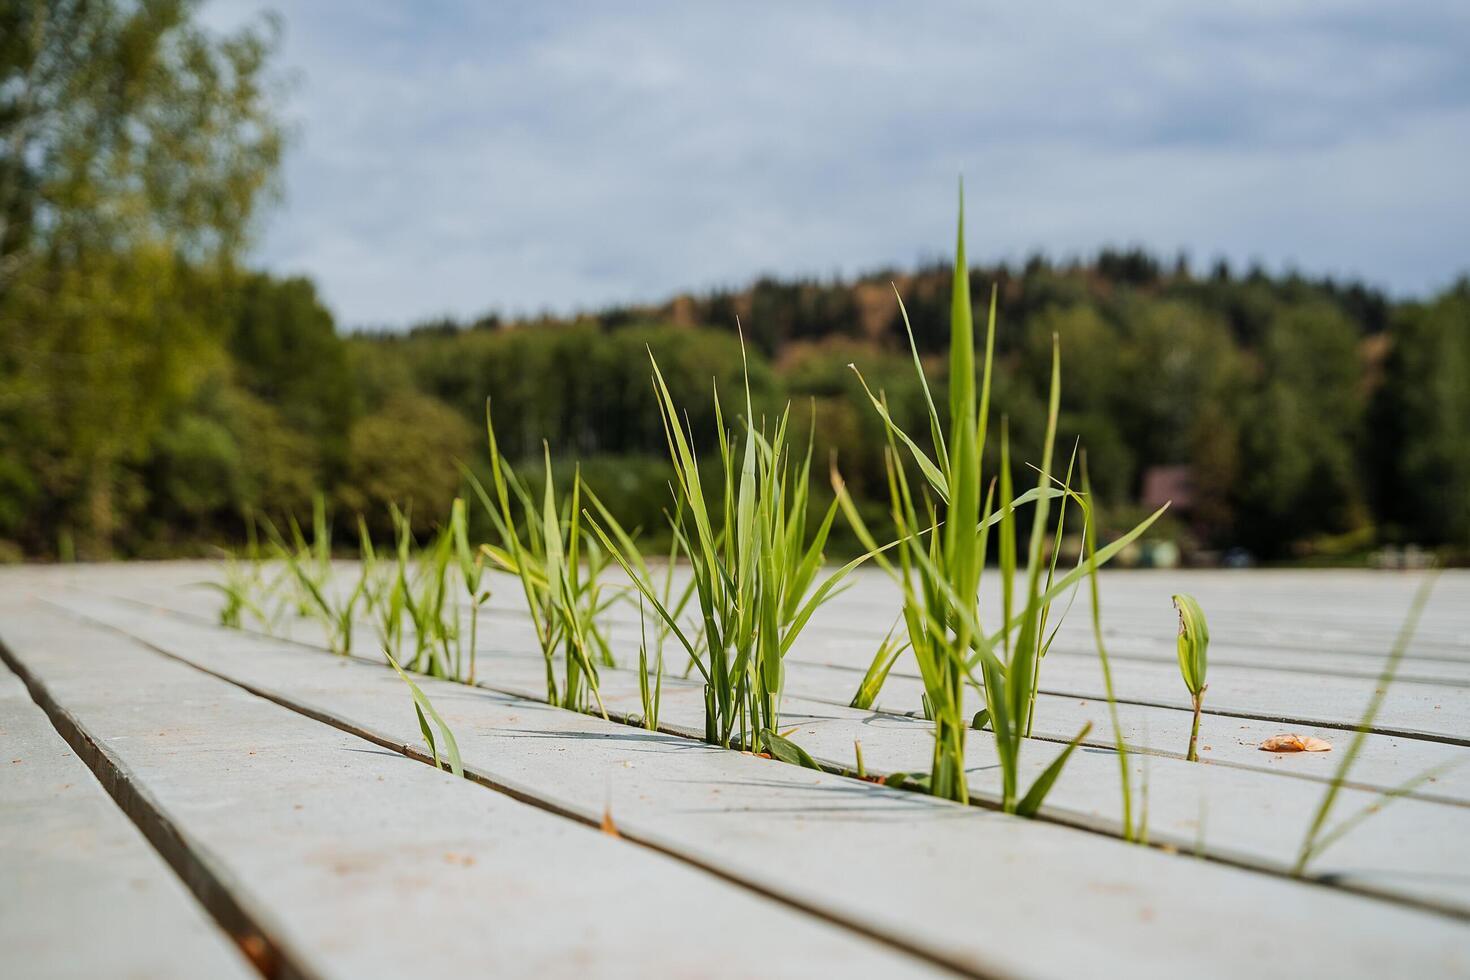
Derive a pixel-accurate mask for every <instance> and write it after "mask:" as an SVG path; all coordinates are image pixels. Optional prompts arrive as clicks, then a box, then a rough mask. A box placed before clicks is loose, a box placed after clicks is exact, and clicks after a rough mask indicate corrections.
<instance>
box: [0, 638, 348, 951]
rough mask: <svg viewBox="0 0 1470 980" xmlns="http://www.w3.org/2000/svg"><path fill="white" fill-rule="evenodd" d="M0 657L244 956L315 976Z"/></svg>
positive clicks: (63, 714) (28, 678) (3, 649)
mask: <svg viewBox="0 0 1470 980" xmlns="http://www.w3.org/2000/svg"><path fill="white" fill-rule="evenodd" d="M0 660H3V661H4V662H5V665H6V666H7V667H9V668H10V670H11V671H12V672H13V673H14V674H15V675H16V676H17V677H18V678H20V681H21V683H22V684H24V685H25V687H26V691H27V692H28V693H29V694H30V696H31V700H32V701H34V702H35V704H36V706H37V707H39V708H40V709H41V711H42V712H43V713H44V714H45V715H46V717H47V719H48V720H49V721H50V722H51V725H52V727H53V728H55V730H56V733H57V734H58V735H60V736H61V738H62V739H63V740H64V741H65V742H66V744H67V745H68V746H70V748H71V750H72V751H73V752H75V753H76V755H77V757H78V758H79V759H81V761H82V764H83V765H85V766H86V767H87V770H88V771H89V772H91V774H92V776H93V777H94V778H95V779H96V780H97V782H98V783H100V784H101V786H102V788H103V789H104V790H105V791H106V792H107V795H108V796H109V797H110V798H111V799H112V801H113V802H114V803H115V804H116V805H117V807H118V809H119V810H121V811H122V813H123V815H124V816H126V817H127V818H128V819H129V820H130V821H132V823H133V825H134V826H136V827H137V828H138V830H139V832H141V833H142V835H143V838H144V839H145V840H146V841H148V843H149V844H150V845H152V847H153V849H154V850H155V851H157V852H158V854H159V856H161V857H162V858H163V860H164V861H165V862H166V863H167V864H168V866H169V868H170V869H171V870H172V871H173V872H174V874H176V875H177V876H178V877H179V880H180V881H182V882H183V883H184V887H186V888H188V889H189V891H190V893H192V894H193V896H194V898H195V899H196V900H197V901H198V902H199V904H200V905H201V906H202V907H203V909H204V911H205V912H206V913H208V915H209V916H210V917H211V918H213V919H214V921H215V922H216V923H217V924H218V925H219V927H220V928H221V929H223V930H224V932H225V934H226V935H228V936H229V937H230V938H231V939H232V940H233V941H234V942H235V943H236V945H237V946H239V948H240V949H241V951H242V952H243V953H244V958H245V960H246V961H247V962H249V963H250V964H251V965H252V966H253V967H254V968H255V969H257V970H258V971H260V974H261V975H262V976H264V977H266V978H267V980H319V976H318V974H317V973H315V972H314V971H312V970H309V969H308V968H306V967H305V966H304V965H303V964H302V963H301V962H300V959H299V957H297V956H296V955H294V954H293V953H292V952H291V951H290V950H289V949H287V948H286V946H285V944H283V943H282V942H280V941H279V940H277V939H275V938H273V937H272V936H271V935H270V933H269V931H268V930H266V929H264V928H263V927H262V926H261V925H260V923H259V922H257V921H256V919H255V917H254V916H252V915H251V914H250V912H249V911H247V910H246V909H245V908H244V907H243V906H242V905H241V903H240V902H239V901H238V900H237V899H236V897H235V896H234V894H233V893H231V891H230V889H229V885H228V883H227V882H226V881H224V880H223V879H222V878H221V876H220V875H219V874H218V872H217V871H216V870H215V869H214V868H212V867H211V866H210V862H209V861H208V860H207V859H205V858H204V857H202V856H201V854H200V853H199V852H198V851H197V850H196V849H195V848H194V847H192V846H191V845H190V843H189V841H188V839H187V838H186V837H185V836H184V835H183V834H182V833H181V832H180V831H179V829H178V827H177V825H176V824H175V823H174V822H173V821H172V820H171V819H170V818H169V817H168V815H167V814H166V813H165V812H164V811H163V809H162V808H161V807H160V806H159V805H158V803H157V801H156V800H154V799H153V798H152V795H151V794H150V793H149V792H148V791H147V790H146V789H144V788H142V787H140V786H139V784H138V783H137V781H136V780H134V779H133V778H132V776H131V774H130V773H129V771H128V769H127V767H126V766H125V765H123V764H122V763H121V762H120V761H119V760H118V759H116V758H114V757H113V756H112V754H111V753H110V752H108V750H107V748H106V747H105V746H103V745H101V744H100V743H98V742H97V740H96V739H94V738H93V737H92V735H91V734H90V733H89V732H88V731H87V729H86V728H85V726H83V725H82V724H81V723H80V722H78V721H77V719H76V718H75V717H74V716H73V715H72V714H71V712H70V711H68V710H67V709H66V708H65V707H63V706H62V705H61V704H60V703H59V702H58V701H57V700H56V699H55V698H54V697H52V695H51V692H50V691H49V690H48V689H47V688H46V685H45V684H44V683H43V682H42V681H41V680H40V679H39V678H37V677H36V676H35V675H34V674H32V673H31V672H30V670H29V668H27V667H26V665H25V664H24V663H23V662H22V661H21V660H20V658H19V657H17V656H16V655H15V653H14V652H13V651H12V650H11V649H10V648H9V647H8V646H7V645H6V644H5V642H4V640H3V638H0Z"/></svg>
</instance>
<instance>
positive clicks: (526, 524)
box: [471, 399, 613, 718]
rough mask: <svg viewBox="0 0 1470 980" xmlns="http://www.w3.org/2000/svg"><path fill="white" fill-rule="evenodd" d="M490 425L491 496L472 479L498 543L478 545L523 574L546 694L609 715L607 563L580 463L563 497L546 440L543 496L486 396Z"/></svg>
mask: <svg viewBox="0 0 1470 980" xmlns="http://www.w3.org/2000/svg"><path fill="white" fill-rule="evenodd" d="M485 430H486V433H487V435H488V437H489V443H490V468H491V475H492V478H493V479H492V484H493V489H494V493H495V496H494V498H493V499H492V498H491V496H490V495H489V494H488V493H486V491H485V488H484V487H483V486H482V485H481V484H480V483H479V481H478V480H474V479H473V477H472V478H471V481H472V485H473V487H474V489H475V492H476V493H477V494H478V495H479V497H480V501H481V503H483V504H484V506H485V510H486V511H487V512H488V513H489V515H490V520H491V522H492V523H493V524H494V526H495V530H496V532H497V533H498V535H499V537H500V544H499V545H490V544H484V545H481V548H482V549H483V551H484V553H485V554H486V555H487V556H489V558H490V559H491V561H493V562H495V563H496V564H497V565H499V566H500V567H501V568H503V569H505V570H506V571H508V572H510V573H512V574H513V575H515V576H517V577H518V578H519V579H520V582H521V588H522V590H523V591H524V592H525V596H526V604H527V606H528V608H529V610H530V614H531V623H532V626H533V627H534V629H535V632H536V640H537V643H538V644H539V645H540V647H541V653H542V656H543V657H544V658H545V661H546V697H547V700H548V701H549V702H550V703H551V704H555V705H560V706H561V707H564V708H571V709H573V710H577V711H585V710H587V709H588V708H589V707H590V701H591V700H595V701H596V702H597V709H598V712H599V713H600V714H601V715H602V716H603V717H604V718H605V717H607V709H606V708H605V707H603V704H602V694H601V692H600V691H599V690H598V677H597V664H598V662H601V663H604V664H609V665H610V664H612V662H613V660H612V653H611V650H610V648H609V647H608V643H607V640H606V638H605V637H604V636H603V633H602V631H601V628H600V627H599V626H598V624H597V617H598V616H599V615H600V614H601V613H602V611H603V609H604V608H605V607H606V605H607V602H608V601H610V600H605V599H604V598H603V595H602V586H601V583H600V581H599V580H600V577H601V574H602V570H603V567H604V566H605V564H606V559H605V557H604V553H603V551H602V549H601V547H600V546H599V545H598V544H597V542H596V541H595V540H594V539H593V538H592V537H591V535H589V534H588V533H587V530H586V529H585V528H584V527H583V525H582V517H583V510H582V503H581V501H582V489H583V487H582V474H581V469H580V468H579V469H578V470H577V473H576V475H575V476H574V477H573V478H572V490H571V493H570V494H569V495H568V496H567V497H566V498H565V499H564V500H562V501H561V502H560V504H558V501H557V495H556V486H555V482H554V481H553V479H552V475H551V451H550V449H549V448H547V449H546V450H545V453H544V460H545V473H546V487H545V492H544V494H543V496H542V500H541V501H540V503H539V504H538V503H537V502H536V501H535V500H534V499H532V496H531V494H530V492H529V491H527V489H526V487H525V485H524V484H523V483H522V482H521V480H520V479H519V478H518V477H517V476H516V474H515V471H514V470H513V469H512V468H511V465H510V463H509V462H508V461H507V460H506V459H505V458H504V457H503V456H501V454H500V446H499V443H498V442H497V441H496V439H495V424H494V420H493V419H492V417H491V414H490V402H489V400H488V399H487V400H486V402H485ZM517 515H519V520H518V519H517ZM584 551H585V555H586V558H587V563H586V566H585V567H584V566H583V563H582V557H583V554H584ZM558 659H560V661H561V665H562V668H563V670H562V676H561V678H560V680H558V678H557V676H556V667H557V661H558ZM589 698H590V700H589Z"/></svg>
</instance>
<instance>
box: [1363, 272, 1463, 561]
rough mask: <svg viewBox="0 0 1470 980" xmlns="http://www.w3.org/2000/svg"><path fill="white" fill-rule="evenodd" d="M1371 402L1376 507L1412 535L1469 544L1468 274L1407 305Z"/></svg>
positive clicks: (1392, 332) (1395, 328)
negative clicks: (1379, 470)
mask: <svg viewBox="0 0 1470 980" xmlns="http://www.w3.org/2000/svg"><path fill="white" fill-rule="evenodd" d="M1390 337H1391V342H1392V344H1393V346H1392V348H1391V351H1390V353H1389V356H1388V361H1387V364H1386V365H1385V372H1384V381H1383V385H1382V387H1381V388H1380V389H1379V392H1378V396H1377V398H1376V400H1375V404H1374V416H1375V435H1376V444H1377V447H1378V448H1379V449H1380V452H1379V462H1380V463H1381V464H1382V467H1383V472H1384V473H1385V474H1386V479H1385V480H1384V481H1383V484H1382V485H1381V486H1380V488H1379V497H1380V499H1379V507H1380V509H1381V511H1382V512H1383V514H1384V515H1385V516H1386V517H1387V518H1388V519H1389V520H1392V521H1394V522H1396V523H1397V524H1398V525H1399V526H1400V527H1401V528H1403V530H1404V531H1406V532H1407V533H1408V534H1410V535H1411V536H1412V537H1413V538H1414V539H1415V540H1417V541H1420V542H1424V543H1429V544H1440V543H1444V544H1452V545H1454V546H1456V547H1458V548H1461V549H1470V280H1461V281H1460V283H1459V284H1457V285H1456V286H1455V288H1453V289H1451V290H1448V291H1446V292H1445V293H1443V294H1442V295H1441V296H1440V297H1439V298H1438V299H1436V300H1435V301H1434V302H1432V303H1427V304H1414V305H1411V306H1409V307H1407V308H1406V309H1404V310H1403V311H1402V312H1401V313H1400V314H1399V316H1397V317H1396V318H1395V320H1394V322H1393V324H1392V326H1391V328H1390Z"/></svg>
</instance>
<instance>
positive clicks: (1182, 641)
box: [1174, 593, 1210, 762]
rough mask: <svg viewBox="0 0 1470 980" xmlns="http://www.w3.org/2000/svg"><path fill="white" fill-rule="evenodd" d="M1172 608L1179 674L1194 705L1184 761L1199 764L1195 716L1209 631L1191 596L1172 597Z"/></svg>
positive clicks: (1202, 691) (1200, 701)
mask: <svg viewBox="0 0 1470 980" xmlns="http://www.w3.org/2000/svg"><path fill="white" fill-rule="evenodd" d="M1174 608H1175V609H1177V610H1179V640H1178V644H1179V674H1180V676H1182V677H1183V678H1184V686H1185V687H1187V688H1188V689H1189V699H1190V701H1192V702H1193V703H1194V723H1193V724H1192V725H1190V728H1189V751H1188V752H1187V753H1186V754H1185V756H1184V758H1185V759H1187V760H1188V761H1190V762H1198V761H1199V715H1200V706H1201V705H1202V704H1203V703H1204V700H1205V687H1206V684H1205V669H1206V667H1207V666H1208V661H1207V660H1206V656H1205V655H1206V652H1207V651H1208V650H1209V647H1210V627H1209V624H1207V623H1206V622H1205V613H1204V610H1203V609H1201V608H1200V607H1199V603H1198V602H1196V601H1195V598H1194V596H1192V595H1185V594H1183V593H1180V594H1179V595H1176V596H1174Z"/></svg>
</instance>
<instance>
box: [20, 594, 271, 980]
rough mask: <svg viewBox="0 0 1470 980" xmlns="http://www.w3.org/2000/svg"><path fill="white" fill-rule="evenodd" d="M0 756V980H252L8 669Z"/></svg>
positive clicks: (220, 933) (234, 952) (221, 935)
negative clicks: (70, 979) (206, 979)
mask: <svg viewBox="0 0 1470 980" xmlns="http://www.w3.org/2000/svg"><path fill="white" fill-rule="evenodd" d="M5 632H7V629H6V626H5V624H4V623H3V621H0V638H3V635H4V633H5ZM0 746H3V747H4V748H3V756H0V974H4V975H6V976H11V977H16V978H20V977H25V978H36V980H41V978H51V977H55V978H62V977H158V978H167V977H177V978H180V980H193V978H196V977H238V978H242V980H243V978H246V977H256V976H258V974H257V973H256V971H255V970H254V969H253V968H252V967H251V966H250V965H249V963H248V962H247V961H246V960H245V959H244V957H243V956H242V955H241V954H240V952H239V950H238V949H237V948H236V946H235V944H234V942H232V941H231V939H230V937H229V936H228V935H226V934H225V933H224V932H223V931H222V930H221V929H220V928H219V927H218V926H217V925H216V924H215V922H214V920H213V919H211V918H210V916H209V914H208V913H207V912H205V910H204V908H203V907H202V906H201V905H200V904H199V903H198V902H197V901H195V899H194V896H193V895H191V894H190V893H189V890H188V889H187V888H186V887H184V883H183V882H182V881H180V880H179V878H178V876H177V875H175V874H174V872H173V871H172V870H170V869H169V867H168V865H167V864H165V863H164V861H163V859H162V858H161V857H159V855H158V853H157V852H156V851H154V850H153V848H152V847H150V846H149V845H148V842H147V841H146V840H144V839H143V836H142V834H140V833H139V832H138V829H137V828H136V827H135V826H133V824H132V823H131V822H130V821H129V820H128V818H127V816H126V815H124V814H123V812H122V811H121V810H119V809H118V808H117V806H116V804H114V803H113V801H112V800H111V799H109V798H108V796H107V793H106V792H105V791H104V790H103V788H102V787H101V785H99V784H98V782H97V780H96V779H95V778H94V777H93V775H92V773H91V772H90V771H89V770H88V769H87V767H86V766H85V765H84V764H83V763H82V761H81V760H80V759H79V758H77V756H76V754H75V753H74V752H72V750H71V749H70V748H68V747H67V745H66V742H64V741H63V740H62V738H61V736H60V735H58V734H57V733H56V730H55V729H54V728H53V727H52V726H51V722H50V721H49V720H47V718H46V715H45V713H44V712H42V710H41V709H40V708H39V707H37V706H36V704H35V703H34V702H33V701H32V700H31V698H30V695H29V694H27V693H26V690H25V688H24V686H23V685H22V684H21V682H20V681H19V680H18V679H17V678H16V677H15V675H14V674H12V673H11V672H10V671H9V669H8V668H6V667H5V666H4V665H3V664H0Z"/></svg>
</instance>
